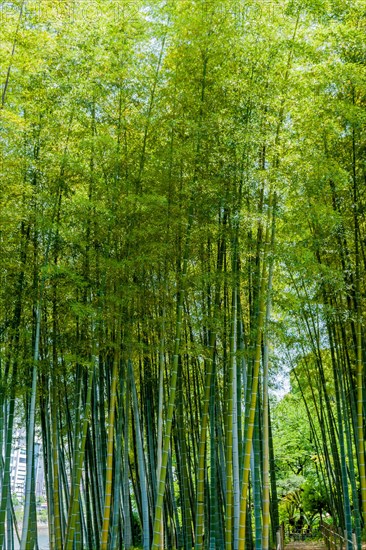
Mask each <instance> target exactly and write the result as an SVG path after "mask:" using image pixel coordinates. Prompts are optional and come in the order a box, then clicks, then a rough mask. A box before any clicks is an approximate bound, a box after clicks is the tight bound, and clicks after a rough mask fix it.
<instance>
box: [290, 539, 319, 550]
mask: <svg viewBox="0 0 366 550" xmlns="http://www.w3.org/2000/svg"><path fill="white" fill-rule="evenodd" d="M285 548H286V550H325V548H326V546H325V544H324V542H323V541H321V540H316V541H307V542H298V541H296V542H289V543H288V544H286V546H285Z"/></svg>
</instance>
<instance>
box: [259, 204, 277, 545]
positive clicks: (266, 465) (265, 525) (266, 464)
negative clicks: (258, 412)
mask: <svg viewBox="0 0 366 550" xmlns="http://www.w3.org/2000/svg"><path fill="white" fill-rule="evenodd" d="M275 210H276V197H274V200H273V216H272V232H271V252H272V257H271V258H270V261H269V270H268V287H267V305H266V320H265V325H266V326H265V330H264V334H263V469H262V472H263V474H262V475H263V493H262V503H263V522H262V529H263V531H262V550H268V549H269V526H270V515H269V510H270V498H269V494H270V491H269V489H270V477H269V472H270V461H269V399H268V378H269V368H268V365H269V334H268V332H269V325H270V321H271V305H272V280H273V268H274V259H273V254H274V244H275V219H276V218H275ZM276 528H277V526H276Z"/></svg>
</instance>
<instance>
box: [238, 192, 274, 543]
mask: <svg viewBox="0 0 366 550" xmlns="http://www.w3.org/2000/svg"><path fill="white" fill-rule="evenodd" d="M271 214H272V192H270V201H269V205H268V219H267V228H266V237H265V245H264V251H263V262H262V270H261V280H260V285H259V299H258V319H257V327H256V328H257V338H256V349H255V357H254V365H253V376H252V386H251V395H250V406H249V418H248V425H247V430H246V433H245V436H246V441H245V446H244V461H243V481H242V488H241V500H240V527H239V550H244V549H245V529H246V512H247V496H248V487H249V472H250V455H251V449H252V441H253V431H254V419H255V412H256V405H257V395H258V385H259V370H260V363H261V348H262V334H263V328H264V320H265V307H266V282H267V281H266V273H267V256H268V252H269V244H270V243H269V241H270V238H269V235H270V219H271V218H270V217H271Z"/></svg>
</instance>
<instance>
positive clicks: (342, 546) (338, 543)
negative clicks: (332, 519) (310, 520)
mask: <svg viewBox="0 0 366 550" xmlns="http://www.w3.org/2000/svg"><path fill="white" fill-rule="evenodd" d="M320 532H321V534H322V535H323V538H324V541H325V544H326V545H327V548H328V550H346V549H347V532H346V531H344V532H343V531H342V529H340V528H338V527H336V526H335V525H327V524H326V523H321V525H320ZM348 541H349V542H350V543H351V544H352V548H353V549H354V550H357V541H356V535H355V533H350V535H349V538H348Z"/></svg>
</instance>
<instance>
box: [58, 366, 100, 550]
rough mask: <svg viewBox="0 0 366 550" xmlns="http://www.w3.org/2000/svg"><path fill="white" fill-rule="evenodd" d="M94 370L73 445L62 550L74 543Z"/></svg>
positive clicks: (90, 376)
mask: <svg viewBox="0 0 366 550" xmlns="http://www.w3.org/2000/svg"><path fill="white" fill-rule="evenodd" d="M93 374H94V368H93V367H91V368H90V369H89V374H88V378H87V394H86V400H85V404H84V416H83V419H82V423H81V427H80V428H81V429H80V434H76V436H77V437H76V438H75V441H74V445H75V460H74V463H73V484H72V488H71V497H70V504H69V511H68V518H67V528H66V535H65V543H64V550H72V549H73V542H74V534H75V527H76V522H77V519H78V516H79V495H80V481H81V475H82V470H83V460H84V450H85V442H86V435H87V431H88V424H89V416H90V407H91V393H92V385H93Z"/></svg>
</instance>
